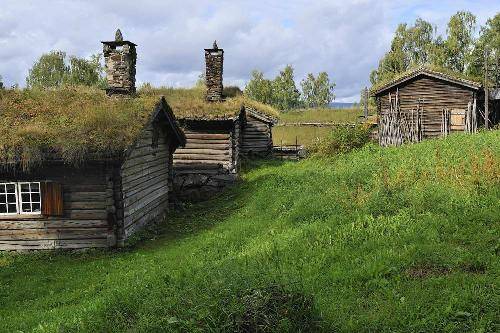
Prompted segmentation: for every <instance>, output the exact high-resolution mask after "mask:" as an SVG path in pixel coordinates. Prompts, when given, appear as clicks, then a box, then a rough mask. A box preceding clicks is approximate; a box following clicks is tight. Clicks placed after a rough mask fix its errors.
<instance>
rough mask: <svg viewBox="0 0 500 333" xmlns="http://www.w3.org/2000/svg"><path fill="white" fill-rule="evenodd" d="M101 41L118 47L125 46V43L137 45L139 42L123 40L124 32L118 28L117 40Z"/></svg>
mask: <svg viewBox="0 0 500 333" xmlns="http://www.w3.org/2000/svg"><path fill="white" fill-rule="evenodd" d="M101 43H103V44H105V45H109V46H111V47H117V46H123V45H129V46H137V44H135V43H132V42H130V41H128V40H123V34H122V32H121V30H120V29H116V32H115V40H112V41H101Z"/></svg>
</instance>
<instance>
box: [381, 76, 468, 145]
mask: <svg viewBox="0 0 500 333" xmlns="http://www.w3.org/2000/svg"><path fill="white" fill-rule="evenodd" d="M397 90H398V92H399V101H400V106H401V111H409V110H416V109H417V106H418V103H419V101H420V103H421V104H420V105H422V106H423V117H422V125H423V126H422V127H423V137H424V138H430V137H437V136H440V135H441V121H442V111H443V109H445V108H446V109H448V110H450V111H451V110H462V111H463V112H465V110H467V105H468V103H469V102H471V103H472V102H473V101H474V91H473V90H470V89H467V88H465V87H462V86H459V85H456V84H452V83H450V82H446V81H442V80H439V79H436V78H430V77H419V78H416V79H414V80H410V81H407V82H404V83H402V84H400V85H399V86H397V87H393V88H391V89H390V90H387V91H384V92H383V93H382V94H381V95H379V96H377V99H378V103H377V105H378V112H379V114H380V113H381V112H385V111H386V110H388V109H389V93H390V94H391V95H392V96H395V95H396V92H397ZM452 130H453V129H452Z"/></svg>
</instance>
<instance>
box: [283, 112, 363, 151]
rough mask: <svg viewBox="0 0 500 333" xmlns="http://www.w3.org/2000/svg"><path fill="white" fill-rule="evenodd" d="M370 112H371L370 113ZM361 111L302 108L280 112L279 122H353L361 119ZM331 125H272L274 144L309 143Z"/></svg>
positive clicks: (326, 132) (326, 133)
mask: <svg viewBox="0 0 500 333" xmlns="http://www.w3.org/2000/svg"><path fill="white" fill-rule="evenodd" d="M370 114H372V113H370ZM362 115H363V111H362V110H361V109H359V108H355V109H322V108H320V109H304V110H296V111H290V112H286V113H282V114H281V115H280V123H282V124H283V123H284V124H286V123H338V124H346V123H350V124H354V123H357V122H359V121H360V120H361V118H360V117H361V116H362ZM331 131H332V128H331V127H317V126H274V127H273V143H274V145H281V144H283V145H294V144H295V142H297V143H298V144H299V145H306V146H307V145H310V144H311V143H313V142H315V141H317V140H318V139H321V138H324V137H326V136H327V135H328V134H329V133H330V132H331Z"/></svg>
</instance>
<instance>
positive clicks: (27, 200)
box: [21, 193, 31, 203]
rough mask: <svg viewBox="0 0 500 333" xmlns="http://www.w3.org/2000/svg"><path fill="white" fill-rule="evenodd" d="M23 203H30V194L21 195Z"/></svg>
mask: <svg viewBox="0 0 500 333" xmlns="http://www.w3.org/2000/svg"><path fill="white" fill-rule="evenodd" d="M21 201H22V202H23V203H24V202H28V203H29V202H30V201H31V200H30V194H29V193H23V194H21Z"/></svg>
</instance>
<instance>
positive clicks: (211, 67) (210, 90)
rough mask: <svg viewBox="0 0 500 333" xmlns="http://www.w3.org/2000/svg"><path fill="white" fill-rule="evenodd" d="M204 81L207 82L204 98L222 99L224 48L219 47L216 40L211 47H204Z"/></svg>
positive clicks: (217, 100)
mask: <svg viewBox="0 0 500 333" xmlns="http://www.w3.org/2000/svg"><path fill="white" fill-rule="evenodd" d="M205 63H206V72H205V81H206V84H207V93H206V97H205V98H206V100H207V101H209V102H220V101H222V100H223V99H222V89H223V86H222V70H223V63H224V50H223V49H219V47H218V46H217V41H214V45H213V47H212V48H211V49H205Z"/></svg>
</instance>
